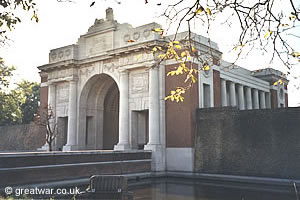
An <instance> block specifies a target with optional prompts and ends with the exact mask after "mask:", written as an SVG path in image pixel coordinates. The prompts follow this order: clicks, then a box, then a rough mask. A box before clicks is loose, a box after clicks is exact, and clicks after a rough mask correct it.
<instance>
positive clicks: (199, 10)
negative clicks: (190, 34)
mask: <svg viewBox="0 0 300 200" xmlns="http://www.w3.org/2000/svg"><path fill="white" fill-rule="evenodd" d="M203 10H204V8H203V7H202V6H200V8H199V9H198V10H197V11H196V14H200V13H201V12H202V11H203Z"/></svg>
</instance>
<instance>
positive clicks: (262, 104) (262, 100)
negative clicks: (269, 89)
mask: <svg viewBox="0 0 300 200" xmlns="http://www.w3.org/2000/svg"><path fill="white" fill-rule="evenodd" d="M259 96H260V98H259V100H260V108H261V109H265V108H266V96H265V92H264V91H260V92H259Z"/></svg>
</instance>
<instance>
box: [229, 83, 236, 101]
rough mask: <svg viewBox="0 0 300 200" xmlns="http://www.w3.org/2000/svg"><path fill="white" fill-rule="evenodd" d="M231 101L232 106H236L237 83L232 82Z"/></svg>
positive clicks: (230, 89)
mask: <svg viewBox="0 0 300 200" xmlns="http://www.w3.org/2000/svg"><path fill="white" fill-rule="evenodd" d="M229 87H230V88H229V99H230V105H231V106H236V95H235V83H234V82H230V86H229Z"/></svg>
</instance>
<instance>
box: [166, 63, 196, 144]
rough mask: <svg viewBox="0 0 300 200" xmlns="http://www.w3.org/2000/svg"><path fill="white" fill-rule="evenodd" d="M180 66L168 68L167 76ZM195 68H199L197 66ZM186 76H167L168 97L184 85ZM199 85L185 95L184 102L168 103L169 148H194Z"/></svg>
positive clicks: (167, 128) (167, 130)
mask: <svg viewBox="0 0 300 200" xmlns="http://www.w3.org/2000/svg"><path fill="white" fill-rule="evenodd" d="M177 66H178V64H173V65H168V66H166V70H165V72H166V74H167V73H168V72H169V71H171V70H174V69H175V67H177ZM194 67H197V65H196V64H195V66H194ZM185 78H186V76H184V75H179V76H166V80H165V87H166V96H168V95H169V94H170V91H171V90H174V89H175V88H176V87H178V86H182V85H183V84H184V80H185ZM198 98H199V95H198V83H197V82H196V83H195V84H194V85H193V86H192V87H191V88H190V89H189V90H187V91H186V93H185V94H184V102H181V103H176V102H172V101H170V100H167V101H166V143H167V147H193V146H194V137H195V131H196V108H198V107H199V103H198V102H199V100H198Z"/></svg>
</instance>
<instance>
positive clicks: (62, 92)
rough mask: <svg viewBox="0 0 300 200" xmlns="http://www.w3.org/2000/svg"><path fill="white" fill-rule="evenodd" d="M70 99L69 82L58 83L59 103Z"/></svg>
mask: <svg viewBox="0 0 300 200" xmlns="http://www.w3.org/2000/svg"><path fill="white" fill-rule="evenodd" d="M68 101H69V84H68V83H61V84H58V85H57V103H59V104H60V103H67V102H68Z"/></svg>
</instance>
